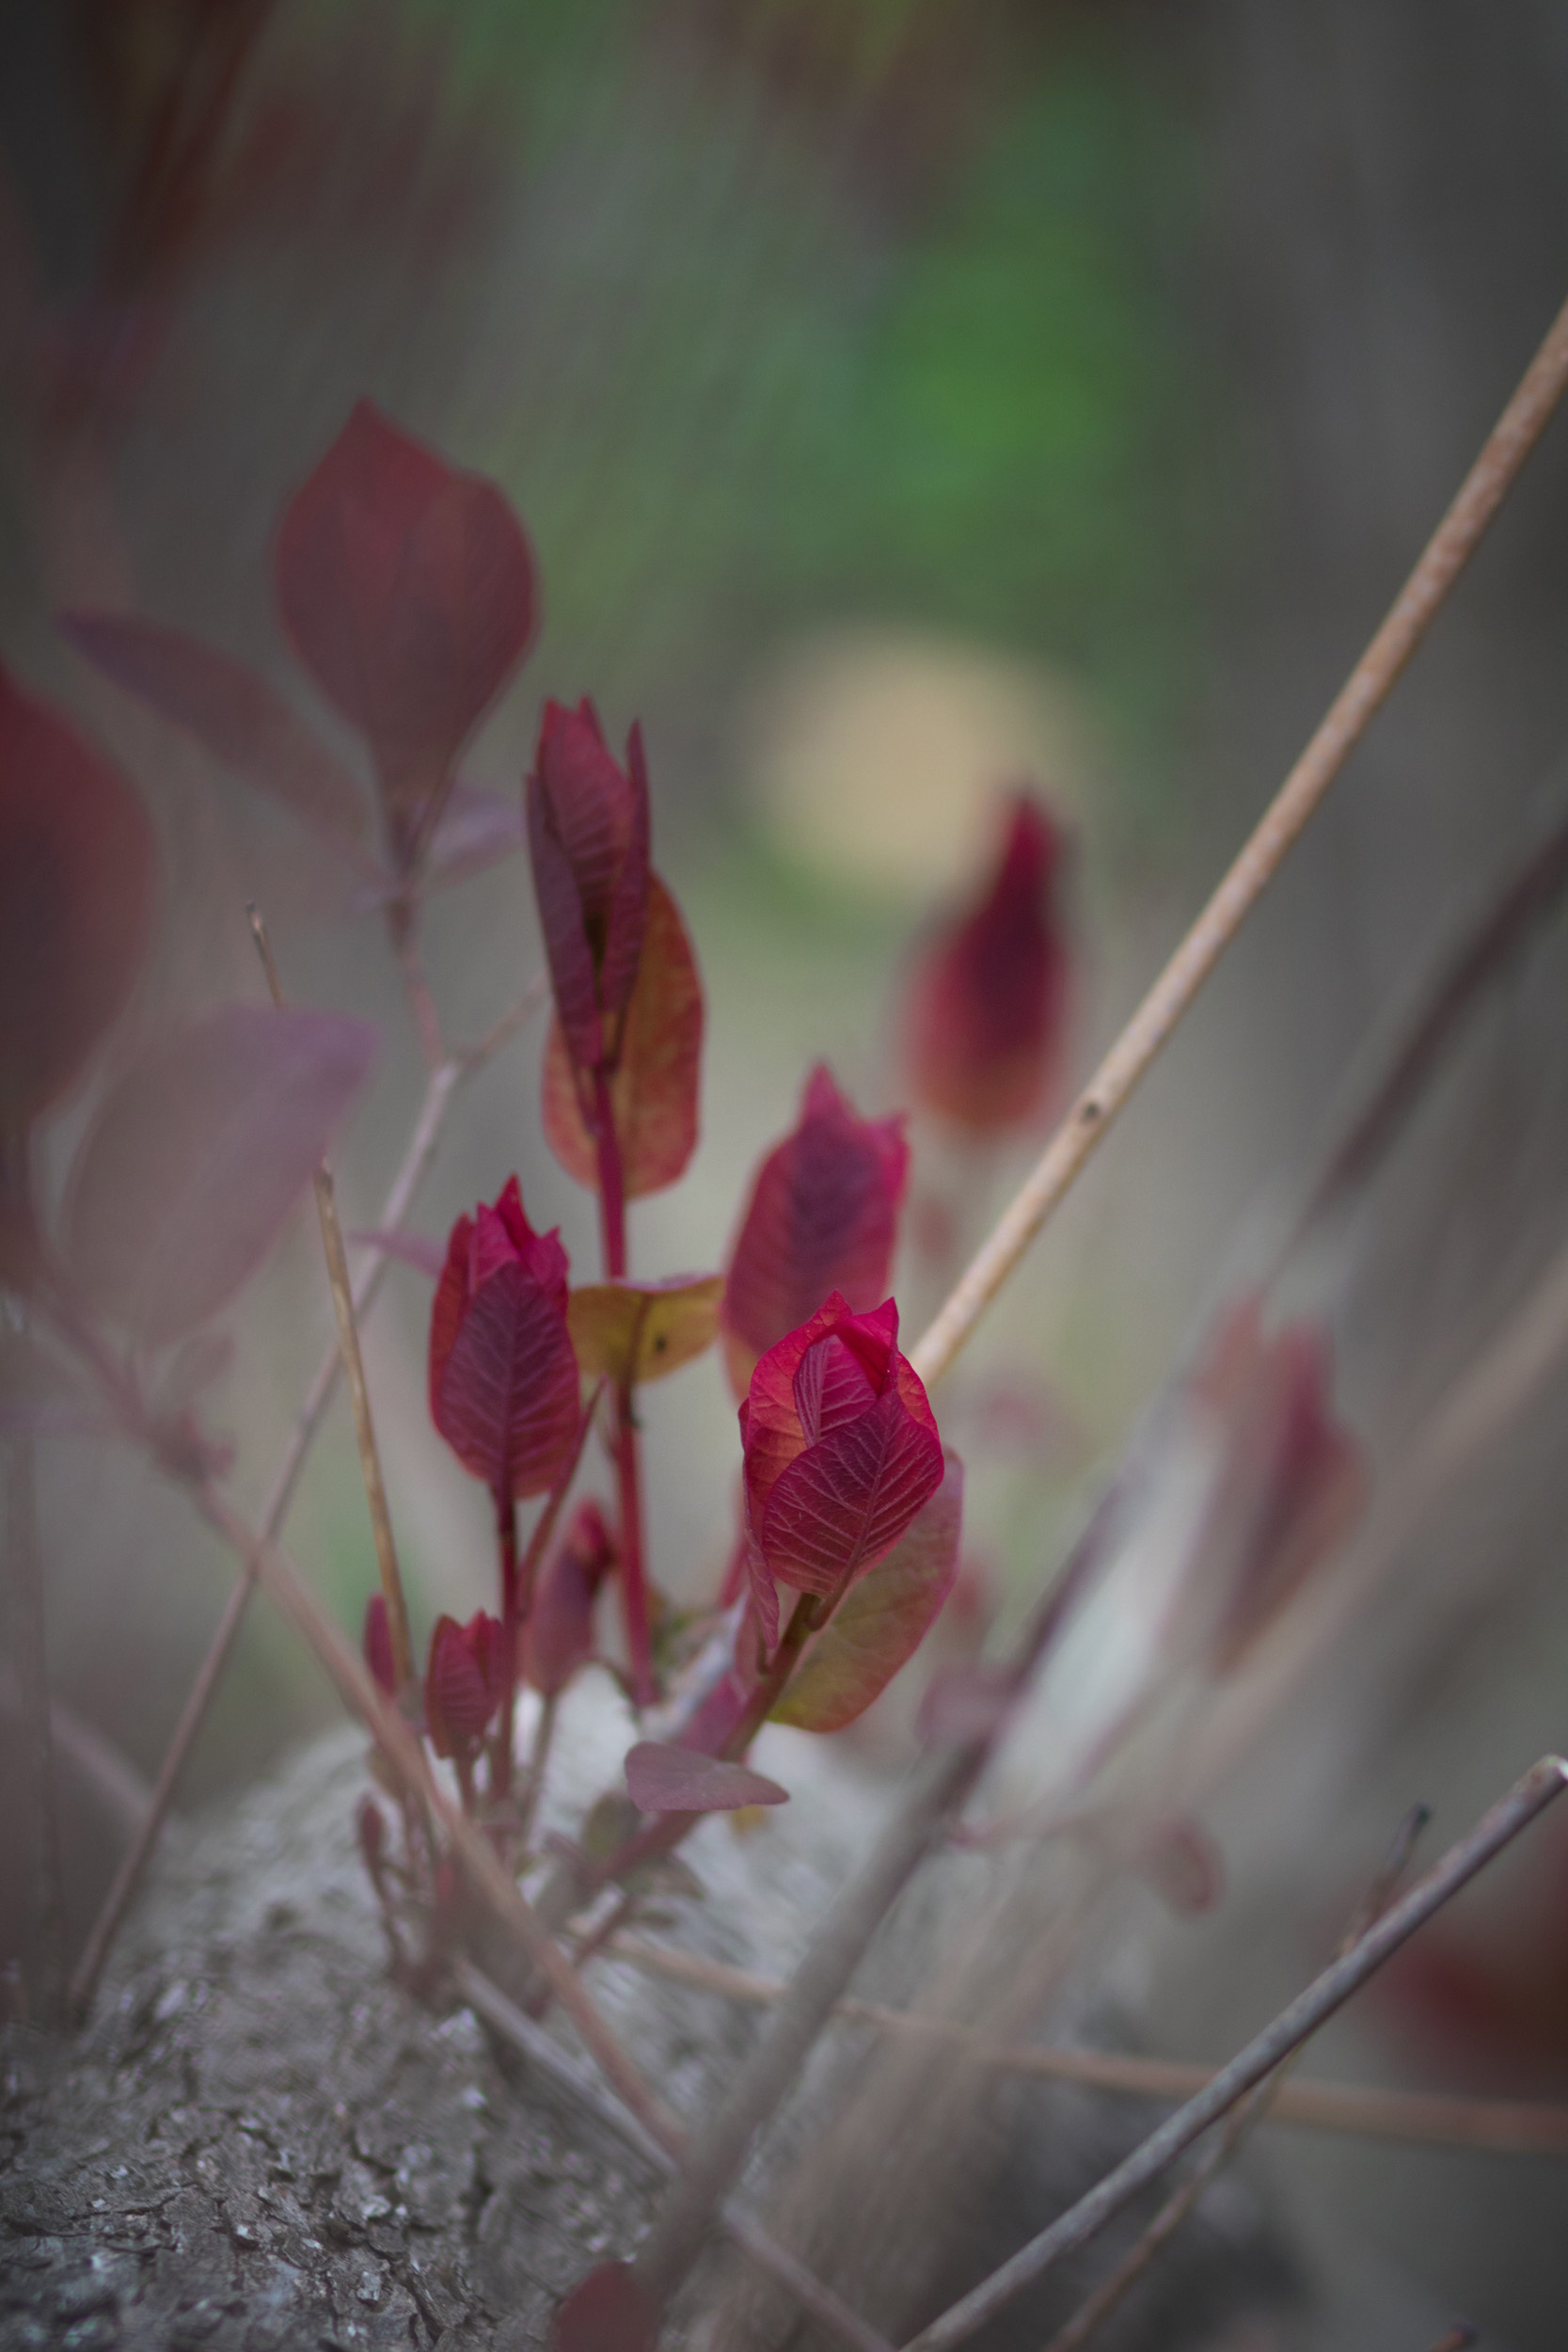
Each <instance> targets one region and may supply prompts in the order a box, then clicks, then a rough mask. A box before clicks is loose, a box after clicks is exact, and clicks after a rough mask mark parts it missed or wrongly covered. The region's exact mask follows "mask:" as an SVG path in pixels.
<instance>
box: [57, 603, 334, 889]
mask: <svg viewBox="0 0 1568 2352" xmlns="http://www.w3.org/2000/svg"><path fill="white" fill-rule="evenodd" d="M60 627H61V628H62V629H63V631H64V633H65V635H66V636H67V637H68V638H69V639H70V640H71V644H73V645H74V646H75V647H76V650H77V652H78V653H81V654H85V655H86V657H87V660H89V661H90V662H92V663H93V665H94V667H95V668H97V669H99V670H102V671H103V675H104V676H105V677H109V678H112V679H113V680H114V682H115V684H116V685H117V686H119V687H121V688H123V690H124V691H125V692H126V693H128V694H134V695H135V697H136V699H137V701H138V702H142V703H145V704H146V705H147V706H148V707H149V709H151V710H155V711H157V713H158V714H159V716H160V717H161V718H164V719H169V720H172V721H173V723H174V724H175V725H176V726H178V727H183V728H184V729H185V731H186V733H187V734H189V735H193V736H195V738H196V739H197V741H198V743H200V744H201V745H202V747H203V748H204V749H205V750H206V751H209V752H211V753H212V755H213V756H214V759H217V760H220V761H221V762H222V764H223V765H224V767H226V768H228V769H230V770H231V771H233V773H234V774H235V775H236V776H238V777H239V779H240V781H241V783H242V784H247V785H249V786H250V787H251V789H252V790H253V791H256V792H262V793H265V794H266V796H267V798H268V799H269V800H273V801H279V802H281V803H282V804H283V806H284V807H285V808H289V809H292V810H293V813H294V815H295V816H296V817H298V818H302V819H303V821H304V822H305V823H306V824H308V825H309V827H310V828H311V830H312V832H314V833H316V834H319V835H320V836H321V837H322V838H323V839H324V840H327V841H330V842H332V843H333V844H334V846H335V847H336V848H338V849H340V850H344V851H346V853H347V854H348V855H349V856H350V857H351V858H353V859H354V860H355V862H356V864H360V865H364V866H370V864H371V861H370V860H369V859H368V858H367V857H366V856H365V855H364V853H363V843H364V836H365V820H366V818H367V817H368V815H369V813H370V812H369V809H368V807H367V804H366V801H365V795H364V793H363V792H362V791H361V789H360V787H359V785H358V783H357V782H356V779H355V777H354V776H353V775H352V774H351V773H350V771H349V770H348V769H347V768H345V767H344V766H343V764H342V762H341V760H340V759H338V758H336V757H335V756H334V755H333V754H332V753H331V752H330V751H328V749H327V747H326V745H325V743H324V742H323V741H322V740H321V739H320V737H319V736H318V735H316V734H315V733H314V732H313V731H312V729H311V728H309V727H308V726H307V725H306V724H305V722H304V721H303V720H302V719H301V718H300V717H299V716H298V715H297V713H296V712H295V711H294V710H293V708H292V707H291V706H290V705H289V704H288V703H286V702H285V701H284V699H283V697H282V695H281V694H279V693H278V692H277V691H276V690H275V689H274V688H273V687H271V686H270V685H269V684H268V683H267V681H266V679H265V678H264V677H263V676H262V675H261V673H260V671H258V670H253V669H252V668H251V667H250V665H249V663H248V662H245V661H237V660H235V659H234V657H233V655H232V654H228V653H223V652H220V651H219V649H218V648H217V646H215V645H206V644H202V643H201V641H200V640H199V639H198V638H195V637H187V636H185V635H184V633H183V632H182V630H180V629H177V628H160V627H159V626H157V624H155V623H154V622H151V621H143V620H139V619H138V618H137V617H136V615H135V613H131V612H69V613H67V614H65V615H64V616H63V618H62V620H61V623H60ZM373 870H374V869H373V867H372V871H373Z"/></svg>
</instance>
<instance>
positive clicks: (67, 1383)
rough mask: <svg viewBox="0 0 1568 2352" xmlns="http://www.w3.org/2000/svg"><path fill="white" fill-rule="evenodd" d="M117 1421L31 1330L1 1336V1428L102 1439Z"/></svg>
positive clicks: (39, 1435)
mask: <svg viewBox="0 0 1568 2352" xmlns="http://www.w3.org/2000/svg"><path fill="white" fill-rule="evenodd" d="M113 1428H114V1422H113V1418H112V1416H111V1415H110V1413H109V1411H108V1409H107V1407H106V1406H104V1405H103V1401H102V1399H101V1398H100V1397H99V1396H98V1395H97V1393H96V1392H95V1391H93V1390H92V1389H91V1388H89V1387H88V1385H87V1380H86V1378H85V1377H84V1375H82V1373H81V1372H79V1371H78V1369H77V1368H76V1366H75V1365H74V1364H68V1363H64V1362H62V1361H61V1359H59V1357H57V1356H55V1355H54V1354H53V1353H52V1352H51V1351H50V1350H48V1349H47V1348H44V1347H41V1346H40V1344H39V1343H38V1341H37V1340H35V1339H34V1338H33V1337H32V1336H31V1334H30V1333H29V1332H25V1331H7V1332H3V1333H0V1430H3V1431H11V1430H15V1431H25V1432H26V1433H27V1434H29V1435H30V1436H32V1437H35V1438H99V1437H105V1436H107V1435H109V1434H110V1432H111V1431H112V1430H113Z"/></svg>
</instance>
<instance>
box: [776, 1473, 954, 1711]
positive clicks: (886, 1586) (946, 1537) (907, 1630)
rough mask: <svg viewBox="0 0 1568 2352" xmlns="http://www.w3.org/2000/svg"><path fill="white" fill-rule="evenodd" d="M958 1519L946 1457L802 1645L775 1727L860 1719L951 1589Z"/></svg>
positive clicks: (912, 1649) (922, 1636)
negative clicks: (892, 1535)
mask: <svg viewBox="0 0 1568 2352" xmlns="http://www.w3.org/2000/svg"><path fill="white" fill-rule="evenodd" d="M782 1483H783V1482H782V1481H781V1485H782ZM962 1519H963V1465H962V1463H961V1462H960V1461H959V1460H958V1455H957V1454H948V1455H947V1457H946V1474H945V1476H944V1477H943V1479H942V1485H941V1486H939V1487H938V1488H937V1490H936V1492H935V1494H934V1495H932V1496H931V1498H930V1500H929V1502H926V1503H923V1504H922V1505H921V1508H920V1509H919V1510H918V1511H917V1512H916V1513H915V1516H914V1518H912V1519H911V1521H910V1524H909V1526H908V1528H907V1529H906V1530H905V1532H904V1534H902V1535H901V1536H900V1537H899V1539H898V1541H897V1543H895V1545H894V1547H893V1549H892V1550H891V1551H890V1552H888V1553H887V1555H886V1556H885V1558H883V1559H882V1560H880V1561H879V1563H878V1565H876V1566H875V1567H874V1568H870V1569H868V1570H867V1571H866V1573H865V1575H864V1576H863V1577H862V1578H861V1580H860V1581H859V1582H858V1583H857V1584H854V1585H852V1586H851V1587H850V1589H849V1591H848V1593H847V1595H846V1597H845V1598H844V1600H843V1601H842V1602H841V1603H840V1605H839V1606H838V1608H837V1609H835V1610H834V1612H833V1613H832V1617H831V1618H830V1619H829V1621H828V1623H827V1625H826V1626H825V1627H824V1628H823V1629H822V1631H821V1632H820V1633H818V1634H817V1635H816V1637H815V1638H814V1639H813V1641H812V1642H811V1643H810V1644H809V1645H808V1646H807V1648H806V1652H805V1655H804V1657H803V1658H802V1660H801V1661H800V1665H799V1666H798V1667H797V1668H796V1671H795V1673H794V1674H793V1675H792V1676H791V1677H790V1680H789V1684H788V1687H787V1689H786V1690H785V1692H784V1696H783V1698H782V1699H781V1700H780V1701H779V1703H778V1705H777V1706H776V1707H775V1708H774V1709H773V1717H774V1720H775V1722H777V1723H781V1724H794V1725H795V1726H796V1728H797V1729H798V1730H800V1731H842V1730H843V1729H844V1726H845V1725H846V1724H852V1723H853V1722H854V1720H855V1718H856V1716H857V1715H863V1714H864V1712H865V1710H866V1708H868V1707H869V1706H870V1705H871V1702H872V1700H873V1699H875V1698H877V1697H878V1696H879V1694H880V1693H881V1692H883V1691H884V1690H885V1689H886V1688H887V1685H888V1684H889V1683H890V1682H891V1681H892V1680H893V1677H894V1676H895V1674H896V1673H897V1672H898V1669H899V1668H900V1666H902V1665H903V1664H904V1663H905V1661H907V1660H908V1659H910V1658H912V1657H913V1655H914V1653H915V1651H916V1650H917V1649H918V1648H919V1646H920V1645H921V1643H922V1642H923V1641H924V1640H925V1638H926V1636H927V1633H928V1632H929V1631H930V1629H931V1627H932V1626H933V1625H934V1624H935V1622H936V1619H937V1616H938V1613H940V1611H941V1609H942V1602H943V1601H944V1600H945V1599H946V1598H947V1596H948V1594H949V1593H950V1592H951V1591H952V1589H953V1580H954V1578H955V1577H956V1576H957V1575H958V1534H959V1528H960V1525H961V1522H962Z"/></svg>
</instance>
